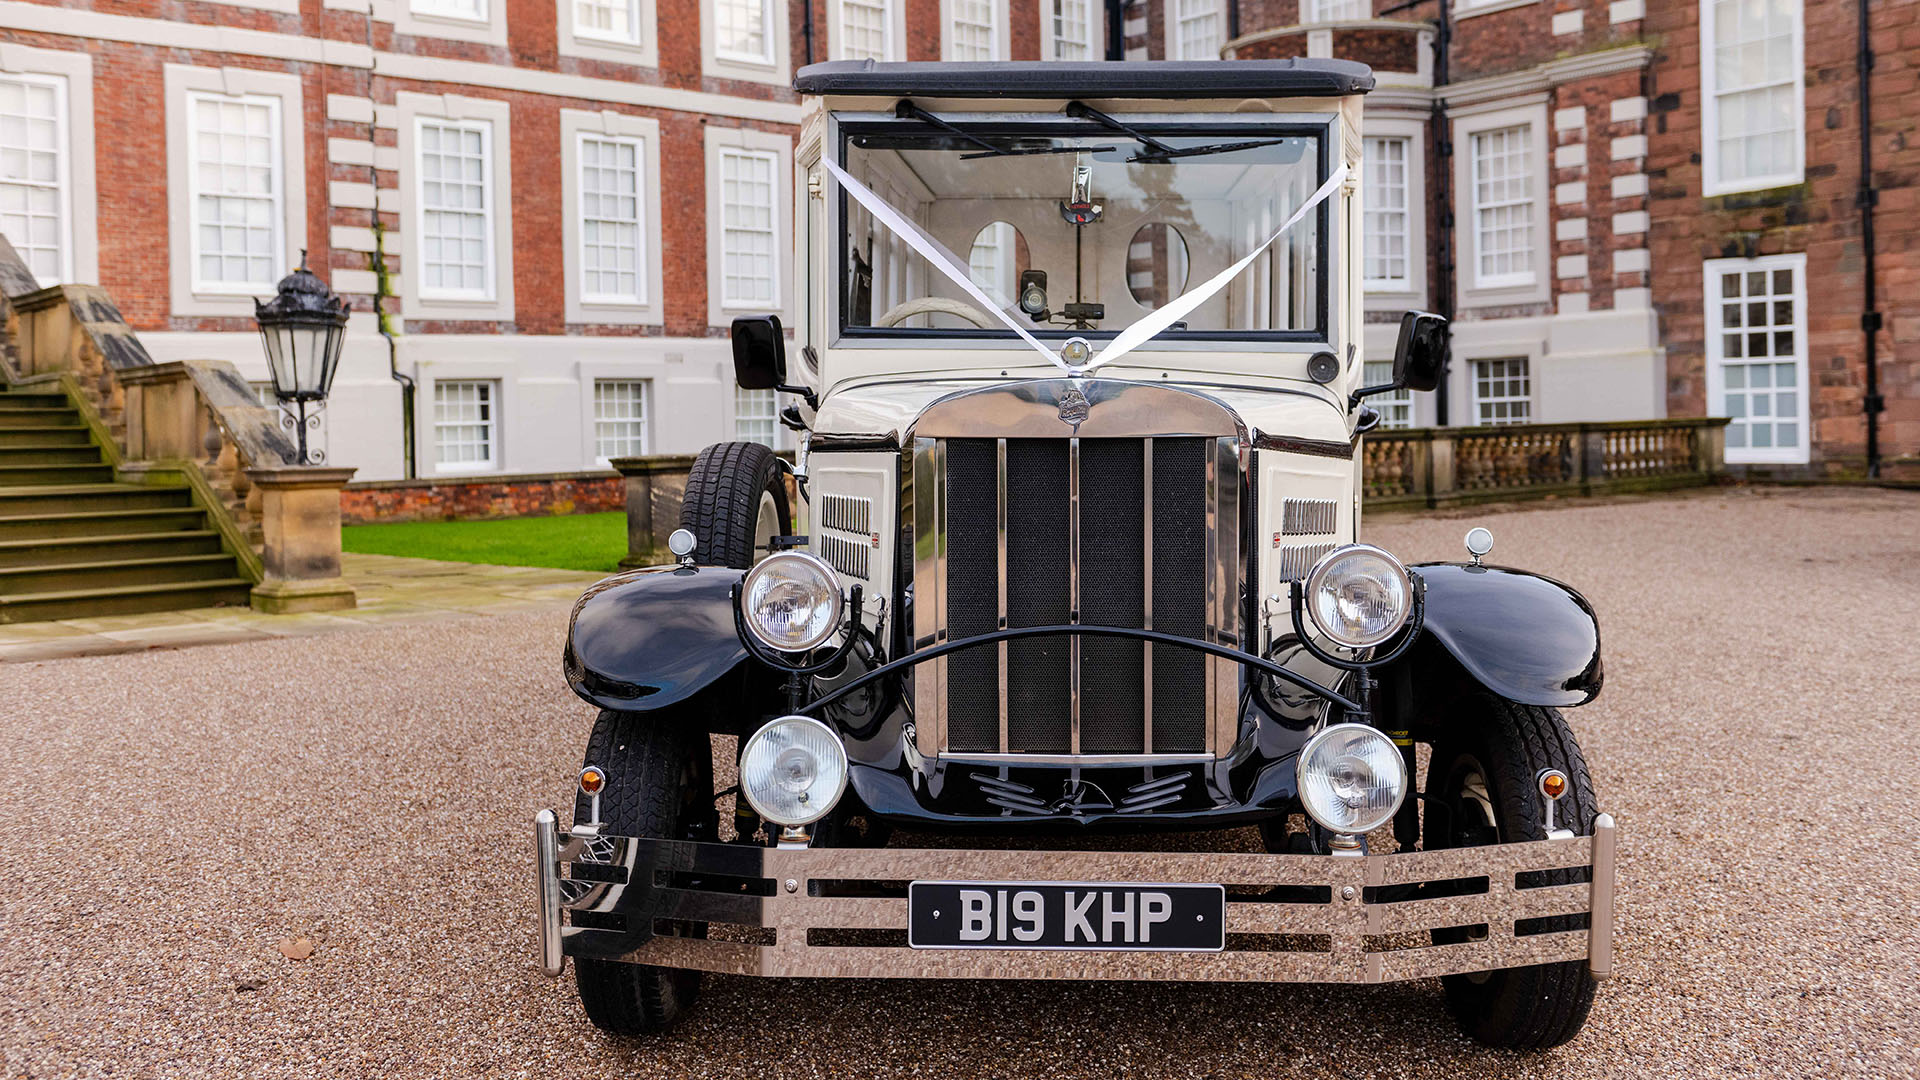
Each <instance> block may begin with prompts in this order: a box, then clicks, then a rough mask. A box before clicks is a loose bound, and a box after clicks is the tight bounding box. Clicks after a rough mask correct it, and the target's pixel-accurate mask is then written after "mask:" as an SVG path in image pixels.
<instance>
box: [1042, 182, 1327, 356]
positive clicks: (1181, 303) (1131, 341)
mask: <svg viewBox="0 0 1920 1080" xmlns="http://www.w3.org/2000/svg"><path fill="white" fill-rule="evenodd" d="M1346 178H1347V167H1346V166H1345V165H1342V166H1340V167H1339V168H1337V169H1335V170H1333V174H1332V175H1331V176H1328V177H1327V182H1326V183H1324V184H1321V185H1320V190H1318V191H1316V192H1314V193H1313V198H1311V199H1308V200H1307V201H1306V202H1305V203H1302V204H1301V206H1300V208H1299V209H1298V210H1295V211H1294V212H1293V216H1292V217H1290V218H1288V219H1287V220H1286V221H1284V222H1282V223H1281V224H1280V227H1279V228H1278V229H1275V230H1274V231H1273V235H1272V236H1269V237H1267V238H1266V240H1265V241H1263V242H1262V243H1261V244H1260V246H1259V247H1257V248H1254V249H1253V250H1252V251H1249V252H1247V254H1246V257H1245V258H1243V259H1241V260H1240V261H1239V262H1237V263H1234V264H1233V265H1232V266H1229V267H1227V268H1226V269H1225V270H1222V271H1220V272H1219V273H1217V274H1215V275H1213V276H1212V277H1210V278H1208V279H1207V280H1206V282H1205V283H1204V284H1202V285H1201V286H1200V287H1199V288H1197V289H1190V290H1188V291H1187V292H1184V293H1181V294H1180V295H1179V296H1177V297H1174V298H1173V300H1172V301H1170V302H1169V303H1168V304H1167V306H1165V307H1160V308H1155V309H1153V311H1151V312H1149V313H1148V314H1147V317H1146V318H1144V319H1141V320H1140V321H1139V322H1136V323H1134V324H1133V325H1132V326H1129V327H1127V328H1126V329H1125V330H1122V331H1120V333H1119V334H1118V335H1117V336H1115V337H1114V339H1113V340H1112V341H1109V342H1107V347H1106V348H1104V349H1101V350H1100V354H1099V355H1098V356H1095V357H1094V358H1093V359H1092V360H1089V361H1088V362H1087V366H1086V367H1083V368H1081V369H1080V370H1079V371H1078V372H1076V374H1081V375H1084V374H1086V373H1087V372H1089V371H1092V370H1093V369H1094V368H1097V367H1099V366H1100V365H1101V364H1105V363H1110V362H1112V361H1114V360H1118V359H1120V358H1121V357H1123V356H1125V355H1127V354H1128V353H1130V352H1132V351H1133V350H1134V349H1136V348H1138V347H1139V346H1141V345H1144V344H1146V343H1147V342H1148V341H1149V340H1151V339H1152V338H1154V337H1155V336H1156V335H1158V334H1159V333H1160V331H1162V330H1165V329H1166V328H1167V327H1169V326H1172V325H1173V324H1174V323H1177V322H1179V321H1180V320H1181V319H1183V318H1186V316H1187V313H1188V312H1190V311H1192V310H1193V309H1194V308H1197V307H1199V306H1200V305H1201V304H1204V303H1206V302H1207V301H1209V300H1211V299H1213V295H1214V294H1215V293H1217V292H1219V291H1220V290H1221V289H1224V288H1226V287H1227V282H1229V281H1232V280H1233V279H1234V278H1235V277H1237V276H1238V275H1239V273H1240V271H1242V270H1245V269H1246V268H1247V267H1249V266H1251V265H1253V260H1255V259H1257V258H1259V257H1260V256H1261V254H1263V253H1264V252H1265V251H1266V250H1267V249H1268V248H1269V247H1272V246H1273V242H1274V241H1275V240H1278V239H1280V237H1281V236H1282V235H1284V234H1285V233H1286V231H1287V230H1288V229H1291V228H1293V227H1294V226H1295V225H1297V224H1299V223H1300V219H1301V218H1303V217H1306V216H1307V211H1309V210H1311V209H1313V208H1314V207H1316V206H1319V205H1320V204H1321V203H1322V202H1324V201H1325V200H1326V198H1327V196H1329V195H1332V194H1333V191H1334V189H1335V188H1337V187H1339V186H1340V183H1341V181H1343V180H1345V179H1346Z"/></svg>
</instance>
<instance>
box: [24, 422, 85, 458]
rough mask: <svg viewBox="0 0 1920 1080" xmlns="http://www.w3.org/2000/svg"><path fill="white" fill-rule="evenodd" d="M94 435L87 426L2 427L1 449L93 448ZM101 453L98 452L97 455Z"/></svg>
mask: <svg viewBox="0 0 1920 1080" xmlns="http://www.w3.org/2000/svg"><path fill="white" fill-rule="evenodd" d="M92 445H93V433H92V432H90V431H88V430H87V426H86V425H85V424H66V425H62V426H54V425H49V426H46V427H0V447H8V446H92ZM98 452H99V451H98V450H96V451H95V453H98Z"/></svg>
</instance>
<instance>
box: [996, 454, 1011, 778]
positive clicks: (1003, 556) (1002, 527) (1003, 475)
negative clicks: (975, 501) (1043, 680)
mask: <svg viewBox="0 0 1920 1080" xmlns="http://www.w3.org/2000/svg"><path fill="white" fill-rule="evenodd" d="M994 465H995V468H996V477H997V478H996V479H995V481H994V484H995V491H996V493H997V497H996V499H995V502H996V503H997V507H996V512H997V514H998V515H999V529H998V532H997V535H998V536H999V540H1000V629H1002V630H1005V629H1006V628H1007V440H1005V439H995V440H994ZM997 649H998V651H999V654H1000V656H999V664H1000V667H999V677H1000V743H999V746H1000V751H1001V752H1002V753H1005V752H1006V751H1007V749H1008V746H1007V643H1006V642H1004V641H1002V642H1001V643H1000V644H999V645H998V646H997Z"/></svg>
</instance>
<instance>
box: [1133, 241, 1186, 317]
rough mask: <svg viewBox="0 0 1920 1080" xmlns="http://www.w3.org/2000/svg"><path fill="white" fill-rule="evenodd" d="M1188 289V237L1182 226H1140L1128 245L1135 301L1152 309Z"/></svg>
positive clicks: (1163, 304)
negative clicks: (1185, 235)
mask: <svg viewBox="0 0 1920 1080" xmlns="http://www.w3.org/2000/svg"><path fill="white" fill-rule="evenodd" d="M1186 288H1187V241H1186V238H1185V237H1183V236H1181V235H1180V230H1179V229H1176V228H1174V227H1173V226H1171V225H1167V224H1164V223H1161V222H1158V221H1156V222H1153V223H1151V224H1147V225H1142V226H1140V228H1139V230H1138V231H1136V232H1135V233H1134V234H1133V242H1132V243H1130V244H1128V245H1127V291H1128V292H1130V293H1132V294H1133V300H1134V303H1136V304H1139V305H1140V306H1141V307H1143V308H1146V309H1147V310H1148V311H1152V310H1153V309H1154V308H1157V307H1164V306H1165V305H1166V303H1167V301H1169V300H1171V299H1173V298H1174V297H1176V296H1179V295H1180V294H1181V293H1182V292H1185V291H1186Z"/></svg>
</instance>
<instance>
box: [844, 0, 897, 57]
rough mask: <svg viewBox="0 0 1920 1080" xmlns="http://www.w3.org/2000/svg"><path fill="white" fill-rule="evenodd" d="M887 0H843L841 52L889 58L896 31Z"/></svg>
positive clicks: (853, 55) (856, 55)
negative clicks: (891, 20) (890, 24)
mask: <svg viewBox="0 0 1920 1080" xmlns="http://www.w3.org/2000/svg"><path fill="white" fill-rule="evenodd" d="M888 22H889V12H888V10H887V4H886V0H840V55H841V58H842V59H846V60H887V59H890V57H889V56H888V53H889V52H890V51H891V49H892V38H893V35H892V33H891V32H890V31H891V27H890V26H889V25H888Z"/></svg>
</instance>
